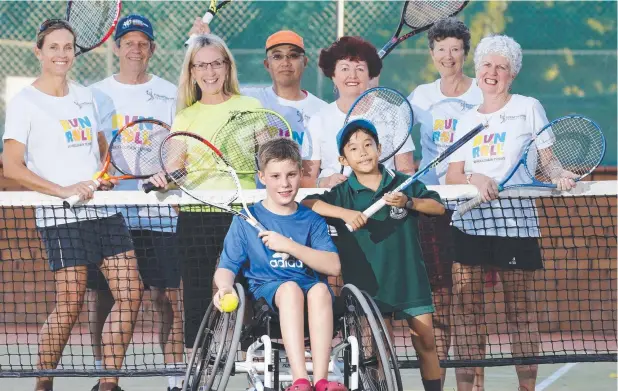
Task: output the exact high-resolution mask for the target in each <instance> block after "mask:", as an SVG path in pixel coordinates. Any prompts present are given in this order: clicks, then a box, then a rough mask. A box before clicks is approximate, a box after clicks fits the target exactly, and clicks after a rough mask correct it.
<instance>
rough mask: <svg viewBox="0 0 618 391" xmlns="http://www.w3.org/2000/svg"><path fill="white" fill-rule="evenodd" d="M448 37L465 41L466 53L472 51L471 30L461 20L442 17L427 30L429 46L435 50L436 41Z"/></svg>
mask: <svg viewBox="0 0 618 391" xmlns="http://www.w3.org/2000/svg"><path fill="white" fill-rule="evenodd" d="M446 38H456V39H460V40H462V41H463V48H464V54H465V55H466V56H467V55H468V52H470V30H469V29H468V27H467V26H466V25H465V24H464V22H462V21H461V20H459V19H457V18H454V17H450V18H445V19H441V20H439V21H438V22H436V24H434V25H433V26H431V28H430V29H429V31H427V40H428V41H429V48H430V49H431V50H433V48H434V46H435V43H436V42H440V41H442V40H443V39H446Z"/></svg>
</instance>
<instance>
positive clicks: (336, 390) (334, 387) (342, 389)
mask: <svg viewBox="0 0 618 391" xmlns="http://www.w3.org/2000/svg"><path fill="white" fill-rule="evenodd" d="M324 391H348V388H347V387H346V386H344V385H343V384H341V383H339V382H336V381H329V382H328V384H327V385H326V388H325V389H324Z"/></svg>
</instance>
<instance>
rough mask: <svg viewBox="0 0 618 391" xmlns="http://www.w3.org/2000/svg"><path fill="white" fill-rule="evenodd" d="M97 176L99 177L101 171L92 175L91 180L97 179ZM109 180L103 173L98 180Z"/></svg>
mask: <svg viewBox="0 0 618 391" xmlns="http://www.w3.org/2000/svg"><path fill="white" fill-rule="evenodd" d="M99 175H101V171H97V172H96V174H94V176H93V177H92V179H95V180H96V179H99ZM109 178H111V177H110V176H109V175H108V174H107V173H105V174H103V176H102V177H101V178H100V179H103V180H108V179H109Z"/></svg>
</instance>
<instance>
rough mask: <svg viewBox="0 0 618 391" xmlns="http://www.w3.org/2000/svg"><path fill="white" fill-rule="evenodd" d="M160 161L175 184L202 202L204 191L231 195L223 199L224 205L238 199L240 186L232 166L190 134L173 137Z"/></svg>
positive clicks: (162, 152) (170, 138) (166, 145)
mask: <svg viewBox="0 0 618 391" xmlns="http://www.w3.org/2000/svg"><path fill="white" fill-rule="evenodd" d="M160 159H161V161H162V163H163V169H164V170H165V172H166V173H167V174H168V175H169V176H170V178H171V179H172V180H173V181H174V183H176V184H177V185H178V186H180V187H181V188H182V189H183V190H184V191H186V192H187V193H188V194H190V195H191V196H192V197H194V198H196V199H198V200H202V198H201V197H200V195H199V194H200V193H199V191H200V190H209V189H222V190H226V192H225V194H226V195H227V194H229V197H227V198H225V199H224V200H222V203H223V204H229V203H230V202H232V200H234V199H236V198H237V186H236V182H235V181H234V178H233V176H232V174H231V173H230V170H229V166H228V165H227V164H226V163H225V161H224V160H223V159H222V158H221V157H220V156H219V155H218V154H217V153H216V152H215V151H213V150H212V149H211V148H210V147H208V146H207V145H206V144H204V143H203V142H202V141H201V140H199V139H196V138H193V137H190V136H186V135H177V136H172V137H169V138H168V139H167V140H166V141H165V143H164V144H163V147H162V148H161V157H160ZM208 203H212V202H208Z"/></svg>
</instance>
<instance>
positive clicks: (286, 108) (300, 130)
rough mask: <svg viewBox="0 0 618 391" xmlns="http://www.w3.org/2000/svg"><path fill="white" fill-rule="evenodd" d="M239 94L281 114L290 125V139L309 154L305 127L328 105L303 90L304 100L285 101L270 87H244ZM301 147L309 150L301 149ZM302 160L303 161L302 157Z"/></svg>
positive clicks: (309, 145)
mask: <svg viewBox="0 0 618 391" xmlns="http://www.w3.org/2000/svg"><path fill="white" fill-rule="evenodd" d="M240 92H241V94H242V95H247V96H252V97H254V98H256V99H258V100H259V101H260V103H261V104H262V106H263V107H264V108H266V109H269V110H272V111H275V112H277V113H279V114H281V116H282V117H283V118H285V120H286V121H288V123H289V124H290V127H291V128H292V137H293V139H294V141H296V142H297V143H298V144H299V145H300V146H301V151H303V150H304V151H305V152H306V153H307V154H310V152H311V148H310V147H311V140H309V138H310V134H309V132H307V126H308V124H309V120H310V119H311V116H313V115H314V114H315V113H317V112H318V111H320V110H321V109H323V108H324V107H326V106H327V105H328V104H327V103H326V102H324V101H323V100H322V99H320V98H318V97H317V96H315V95H313V94H311V93H310V92H307V91H305V90H303V92H304V93H305V95H306V97H305V99H303V100H287V99H284V98H281V97H280V96H278V95H277V94H275V91H274V90H273V87H272V86H269V87H263V88H257V87H246V88H241V90H240ZM302 146H305V147H309V148H305V149H302ZM309 156H310V155H308V156H307V157H309ZM303 159H305V156H304V155H303Z"/></svg>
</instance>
